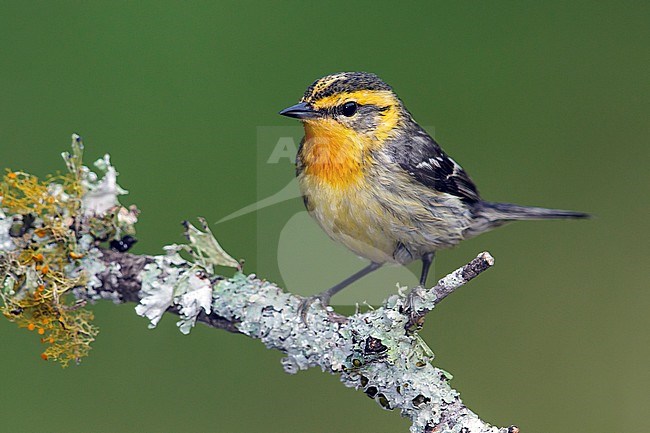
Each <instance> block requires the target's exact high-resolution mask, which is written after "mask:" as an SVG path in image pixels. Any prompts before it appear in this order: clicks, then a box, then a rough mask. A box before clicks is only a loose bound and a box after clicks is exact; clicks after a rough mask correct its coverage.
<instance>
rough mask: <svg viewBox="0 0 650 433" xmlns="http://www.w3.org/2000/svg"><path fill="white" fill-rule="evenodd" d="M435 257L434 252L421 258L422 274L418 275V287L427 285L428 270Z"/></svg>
mask: <svg viewBox="0 0 650 433" xmlns="http://www.w3.org/2000/svg"><path fill="white" fill-rule="evenodd" d="M435 256H436V253H435V251H433V252H430V253H426V254H424V255H423V256H422V273H421V274H420V285H421V286H422V287H425V286H426V285H427V276H428V275H429V268H430V267H431V263H432V262H433V259H434V257H435Z"/></svg>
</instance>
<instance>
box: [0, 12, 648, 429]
mask: <svg viewBox="0 0 650 433" xmlns="http://www.w3.org/2000/svg"><path fill="white" fill-rule="evenodd" d="M649 22H650V7H649V6H648V4H647V2H641V1H639V2H622V1H616V2H598V3H596V2H587V1H584V2H571V4H566V2H559V1H558V2H543V4H542V3H541V2H518V1H517V2H516V1H511V2H453V3H452V2H449V3H442V2H440V3H439V2H435V3H434V2H420V3H411V2H409V3H403V4H402V5H399V6H398V5H395V4H392V5H389V4H386V5H383V4H381V3H377V2H350V1H345V2H336V3H334V2H327V3H325V2H319V3H306V2H298V1H292V2H284V3H279V2H257V3H254V2H223V1H219V2H217V1H212V2H172V1H155V2H145V1H140V2H121V1H113V2H105V3H102V2H81V1H79V2H50V1H48V2H45V1H39V2H36V1H22V2H7V1H4V2H2V3H1V4H0V162H1V163H0V166H2V167H11V168H12V169H24V170H28V171H30V172H32V173H35V174H39V175H45V174H46V173H49V172H53V171H55V170H57V169H63V164H62V161H61V160H60V158H59V153H60V152H61V151H63V150H67V148H68V145H69V136H70V134H71V133H72V132H79V133H80V134H82V135H83V136H84V138H85V142H86V146H87V154H88V158H87V162H90V161H92V160H94V159H95V158H97V157H99V156H101V155H102V154H103V153H104V152H109V153H110V154H111V156H112V159H113V161H114V163H115V164H116V165H117V168H118V170H119V171H120V173H121V176H120V183H121V184H122V186H124V187H125V188H126V189H128V190H130V195H129V196H127V197H125V199H124V200H123V202H125V203H127V204H128V203H136V204H137V205H138V206H139V207H140V209H141V210H142V212H143V213H142V216H141V221H140V223H139V225H138V230H139V234H138V237H139V239H140V242H139V243H138V244H137V246H136V247H135V249H134V251H135V252H138V253H150V254H156V253H159V252H160V251H161V247H162V246H163V245H165V244H168V243H172V242H179V241H181V240H182V238H181V235H180V232H181V226H180V224H179V222H180V221H181V220H184V219H188V218H192V217H194V216H199V215H200V216H205V217H207V218H208V220H209V221H216V220H218V219H220V218H222V217H223V216H225V215H227V214H229V213H231V212H234V211H236V210H237V209H239V208H241V207H243V206H245V205H247V204H249V203H252V202H255V200H256V199H257V198H258V196H257V194H258V185H259V184H260V182H265V181H266V179H258V178H257V177H256V170H255V167H256V166H257V159H258V158H259V153H258V149H257V148H256V146H257V131H258V127H260V126H295V123H293V122H292V121H291V120H290V119H284V118H280V116H278V115H277V111H278V110H280V109H282V108H284V107H285V106H287V105H289V104H292V103H294V102H295V101H296V100H297V99H298V98H299V97H300V95H301V94H302V92H303V90H304V88H305V87H306V86H307V85H308V84H310V83H311V81H313V80H314V79H316V78H318V77H319V76H322V75H325V74H327V73H331V72H336V71H339V70H366V71H373V72H375V73H377V74H379V75H380V76H381V77H382V78H384V79H385V80H386V81H387V82H388V83H390V84H392V85H393V87H394V88H395V89H396V90H397V92H398V93H399V95H400V97H401V98H402V99H403V100H404V101H405V102H406V104H407V106H408V107H409V109H410V110H411V112H412V113H413V114H414V116H415V118H416V119H417V120H418V121H419V122H420V123H421V124H422V125H431V126H433V127H435V135H436V138H437V139H439V141H440V142H441V143H442V145H443V146H444V147H445V149H446V150H447V151H448V152H449V153H450V154H451V155H452V156H453V157H454V158H455V159H456V160H458V161H459V162H461V164H463V166H464V167H465V168H466V170H467V171H468V172H469V173H470V174H471V175H472V177H473V179H474V180H475V181H476V182H477V184H478V185H479V186H480V188H481V191H482V192H483V195H484V196H485V197H486V198H488V199H492V200H501V201H512V202H518V203H524V204H537V205H544V206H553V207H559V208H570V209H578V210H583V211H589V212H593V213H594V214H596V215H597V218H595V219H593V220H591V221H586V222H538V223H526V224H524V223H520V224H513V225H511V226H509V227H506V228H502V229H499V230H497V231H494V232H491V233H489V234H486V235H483V236H481V237H479V238H476V239H473V240H471V241H467V242H466V243H464V244H462V245H461V246H460V247H459V248H456V249H454V250H451V251H447V252H443V253H441V254H439V257H438V259H437V263H436V266H437V275H440V274H442V273H444V271H448V270H451V269H454V268H456V267H457V266H459V265H461V264H463V263H465V262H466V261H467V260H468V259H469V258H471V257H473V256H474V255H475V254H476V253H478V252H480V251H482V250H489V251H490V252H491V253H492V254H493V255H494V256H495V257H496V260H497V265H496V266H495V268H494V269H492V270H490V271H489V272H487V273H485V274H484V275H482V276H481V277H480V278H478V280H476V281H474V282H472V283H471V284H470V285H469V286H467V287H465V288H463V289H462V290H460V291H459V292H457V293H455V294H454V295H453V296H451V297H450V298H448V299H447V300H445V302H444V303H443V304H441V305H440V307H439V308H437V309H436V311H435V312H433V313H432V314H431V315H430V318H429V320H428V322H427V325H426V327H425V329H424V331H423V336H424V338H425V340H426V341H427V342H429V344H430V346H431V347H432V348H433V349H434V351H435V352H436V354H437V361H436V362H437V365H439V366H440V367H442V368H444V369H446V370H447V371H449V372H451V373H452V374H454V376H455V378H454V380H453V381H452V385H453V386H454V387H456V388H457V389H459V390H460V391H461V393H462V396H463V399H464V401H465V402H466V403H467V404H468V406H469V407H471V408H472V409H473V410H474V411H476V412H477V413H478V414H479V415H480V416H481V417H482V418H483V419H485V420H487V421H489V422H492V423H495V424H499V425H509V424H517V425H519V426H520V427H521V428H522V431H523V432H525V433H545V432H551V431H552V432H555V433H568V432H580V431H612V432H614V431H615V432H623V431H625V432H630V433H631V432H647V431H648V430H650V419H649V418H648V417H647V416H646V415H647V411H648V404H649V403H650V397H649V395H650V393H649V390H648V388H649V385H650V368H649V361H650V359H649V358H650V344H649V343H650V338H649V336H650V333H649V332H648V330H649V328H650V315H648V309H649V307H650V290H648V289H649V287H648V276H647V271H648V260H649V259H650V255H649V253H648V234H647V231H648V224H647V220H648V212H649V211H650V200H649V192H650V191H649V188H648V186H649V185H650V175H649V173H648V169H647V166H648V162H649V161H648V160H649V158H648V157H649V156H650V152H649V150H648V137H649V136H650V126H649V125H650V122H649V120H650V80H649V79H648V76H649V74H648V73H649V71H650V50H649V47H650V31H649V27H650V26H648V23H649ZM286 170H287V173H286V175H285V176H286V179H290V177H291V175H292V168H291V167H290V166H288V165H287V167H286ZM292 206H293V207H292ZM298 207H299V206H298V205H296V204H295V203H294V204H291V206H289V207H287V208H286V209H285V212H284V214H282V212H278V210H277V209H279V208H274V209H275V210H273V212H274V213H265V212H271V210H268V211H260V212H258V213H252V214H248V215H246V216H244V217H241V218H238V219H234V220H231V221H228V222H226V223H223V224H219V225H218V226H216V227H215V231H216V232H217V235H218V237H219V239H220V240H221V242H222V244H223V245H224V246H225V247H226V248H227V249H228V250H229V251H230V252H231V253H232V254H233V255H234V256H236V257H243V258H246V259H247V262H246V270H247V271H249V272H255V271H256V270H257V269H258V263H257V262H258V255H257V247H258V244H257V239H256V238H257V235H256V232H257V230H256V228H257V219H262V218H280V219H282V218H284V219H287V220H288V219H289V218H291V216H292V215H293V212H294V211H295V209H297V208H298ZM296 236H299V234H296ZM332 272H333V273H334V272H336V273H337V275H338V271H337V270H332ZM263 276H264V277H268V278H269V279H275V280H278V279H279V275H277V274H275V273H274V272H272V271H269V274H265V275H263ZM387 284H388V285H390V286H391V287H392V286H393V282H392V281H389V282H388V283H387ZM94 311H95V312H96V322H97V324H98V325H99V326H100V327H101V333H100V335H99V337H98V339H97V341H96V343H95V344H94V349H93V350H92V353H91V356H90V357H89V358H87V359H85V360H84V362H83V363H82V365H80V366H79V367H74V366H73V367H70V368H68V369H65V370H62V369H61V368H59V366H58V365H56V364H54V363H45V362H43V361H42V360H41V359H40V358H39V356H38V355H39V353H40V351H41V347H40V343H39V342H38V341H37V340H38V339H37V337H36V336H35V335H32V334H30V333H28V332H27V331H25V330H20V329H17V328H16V327H15V325H13V324H11V323H9V322H6V321H2V322H0V338H1V342H2V346H1V347H2V356H0V371H1V373H2V375H1V379H0V431H1V432H26V433H31V432H54V433H60V432H61V433H62V432H66V433H73V432H83V433H86V432H146V433H148V432H184V431H202V432H229V433H230V432H232V433H243V432H249V431H264V432H268V433H270V432H305V431H309V432H327V433H330V432H366V431H367V432H371V431H372V432H391V433H394V432H406V431H408V423H407V421H406V420H404V419H401V418H400V417H399V414H397V413H391V412H386V411H382V410H380V408H379V407H378V406H377V404H376V403H375V402H373V401H372V400H370V399H368V398H366V397H365V396H364V395H363V394H362V393H360V392H357V391H354V390H351V389H346V388H344V387H343V386H341V385H340V384H339V383H338V380H337V378H336V377H335V376H330V375H327V374H323V373H321V372H319V371H308V372H301V373H300V374H298V375H295V376H288V375H286V374H284V373H283V372H282V369H281V366H280V363H279V360H280V358H281V354H280V353H277V352H273V351H269V350H266V349H265V348H264V347H263V346H262V345H261V344H260V343H259V342H256V341H251V340H249V339H247V338H245V337H242V336H237V335H231V334H228V333H226V332H223V331H216V330H213V329H208V328H205V327H198V328H196V329H195V330H194V331H193V332H192V333H191V334H190V335H189V336H183V335H181V334H180V333H179V332H178V331H177V330H176V329H175V326H174V319H173V318H171V317H168V318H165V319H163V321H162V323H161V325H160V326H159V327H158V328H157V329H156V330H153V331H152V330H148V329H147V326H146V321H145V320H144V319H142V318H140V317H137V316H136V315H135V314H134V311H133V305H122V306H114V305H112V304H109V303H101V304H98V305H96V306H95V307H94Z"/></svg>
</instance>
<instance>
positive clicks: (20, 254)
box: [0, 167, 97, 366]
mask: <svg viewBox="0 0 650 433" xmlns="http://www.w3.org/2000/svg"><path fill="white" fill-rule="evenodd" d="M80 172H81V169H80V168H79V167H76V170H75V172H74V173H72V172H70V173H68V174H64V175H57V176H51V177H48V178H47V179H46V180H45V181H40V180H39V179H38V178H37V177H36V176H32V175H30V174H27V173H23V172H20V171H8V172H7V173H6V174H5V175H4V178H2V179H0V198H1V199H2V200H1V202H0V206H1V207H2V211H3V212H4V213H5V214H6V215H14V216H18V218H16V219H15V221H16V223H17V224H20V223H23V224H25V225H24V226H23V227H20V226H19V229H20V230H21V232H20V236H17V237H15V238H14V242H15V243H16V246H17V247H18V248H17V249H16V250H15V251H0V311H1V312H2V314H3V315H4V317H6V318H7V319H8V320H10V321H12V322H15V323H16V324H17V325H18V326H19V327H21V328H26V329H27V330H29V331H36V332H37V333H38V334H39V335H40V336H41V338H40V340H41V342H42V343H43V344H46V345H47V346H48V347H47V348H46V349H45V351H43V353H42V354H41V358H43V359H44V360H56V361H58V362H59V363H60V364H61V365H62V366H67V365H68V364H69V362H70V361H74V362H78V361H79V359H81V358H82V357H84V356H86V355H87V354H88V351H89V350H90V343H91V342H92V341H94V338H95V336H96V335H97V328H96V327H94V326H93V325H92V324H91V322H92V320H93V315H92V313H90V312H88V311H85V310H83V309H81V308H77V307H76V306H74V305H70V304H69V298H70V296H69V295H68V293H69V292H70V291H71V289H72V288H74V287H79V286H82V285H83V284H85V277H84V276H83V275H81V276H76V277H71V276H69V275H68V274H67V273H66V267H67V266H68V265H69V264H70V263H71V262H72V260H78V259H80V258H82V257H83V254H81V253H77V252H76V251H78V250H79V246H78V245H77V235H76V233H75V232H74V231H73V230H72V227H71V221H73V220H74V217H75V216H77V215H79V214H80V212H81V198H82V196H83V194H84V188H83V185H82V182H81V179H80V177H79V173H80ZM54 184H56V185H57V188H58V190H57V189H52V188H53V187H52V185H54ZM45 238H47V242H44V240H45ZM8 271H11V272H8ZM34 271H36V272H34ZM8 285H9V286H11V287H12V288H13V289H14V290H11V291H3V290H2V286H4V287H7V286H8Z"/></svg>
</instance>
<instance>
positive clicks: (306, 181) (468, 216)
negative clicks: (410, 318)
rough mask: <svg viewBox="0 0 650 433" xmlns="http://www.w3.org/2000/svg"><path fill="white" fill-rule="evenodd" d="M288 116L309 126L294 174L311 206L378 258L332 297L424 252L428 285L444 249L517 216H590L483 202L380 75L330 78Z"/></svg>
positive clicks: (336, 232)
mask: <svg viewBox="0 0 650 433" xmlns="http://www.w3.org/2000/svg"><path fill="white" fill-rule="evenodd" d="M280 114H282V115H284V116H288V117H294V118H297V119H300V120H301V121H302V123H303V126H304V129H305V137H304V138H303V140H302V142H301V144H300V148H299V149H298V155H297V158H296V175H297V177H298V183H299V185H300V189H301V192H302V194H303V199H304V202H305V206H306V207H307V210H308V212H309V214H310V215H311V216H312V217H313V218H314V219H315V220H316V221H317V222H318V224H319V225H320V226H321V227H322V228H323V230H325V232H326V233H327V234H328V235H329V236H330V237H331V238H332V239H334V240H335V241H338V242H341V243H342V244H343V245H345V246H346V247H348V248H349V249H350V250H352V251H353V252H354V253H355V254H357V255H359V256H361V257H365V258H366V259H368V260H370V264H369V265H368V266H367V267H365V268H363V269H362V270H361V271H359V272H357V273H356V274H354V275H352V276H350V277H349V278H347V279H345V280H344V281H342V282H341V283H339V284H337V285H336V286H334V287H332V288H330V289H328V290H325V291H323V292H322V293H320V294H319V295H317V296H316V298H319V299H320V300H321V303H322V304H324V305H327V304H329V300H330V298H331V297H332V296H333V295H334V294H336V293H337V292H339V291H340V290H341V289H343V288H344V287H346V286H347V285H349V284H351V283H352V282H354V281H356V280H358V279H359V278H361V277H363V276H364V275H366V274H368V273H370V272H372V271H374V270H375V269H377V268H379V267H380V266H381V265H382V264H384V263H399V264H407V263H409V262H411V261H413V260H421V261H422V273H421V276H420V284H421V285H423V286H424V285H425V284H426V280H427V274H428V273H429V267H430V266H431V262H432V260H433V257H434V254H435V252H436V251H438V250H440V249H444V248H449V247H452V246H454V245H456V244H458V243H459V242H460V241H462V240H464V239H468V238H472V237H474V236H476V235H479V234H481V233H483V232H486V231H488V230H491V229H493V228H495V227H498V226H501V225H503V224H505V223H507V222H510V221H518V220H532V219H553V218H586V217H588V215H587V214H584V213H580V212H572V211H566V210H555V209H545V208H539V207H528V206H518V205H514V204H509V203H492V202H488V201H483V200H482V199H481V197H480V195H479V193H478V190H477V189H476V186H475V185H474V182H472V180H471V179H470V177H469V176H468V175H467V173H466V172H465V170H463V168H462V167H461V166H460V165H458V163H456V161H454V160H453V159H451V158H450V157H449V156H447V155H446V154H445V152H443V150H442V149H441V148H440V146H439V145H438V143H436V141H435V140H434V139H433V138H431V136H429V134H427V132H426V131H425V130H424V129H422V128H421V127H420V125H418V124H417V123H416V122H415V120H413V117H412V116H411V113H409V112H408V110H407V109H406V107H405V106H404V104H403V103H402V101H401V100H400V99H399V98H398V97H397V95H396V94H395V93H394V92H393V90H392V88H391V87H390V86H388V85H387V84H386V83H384V82H383V81H382V80H381V79H380V78H379V77H377V76H376V75H374V74H370V73H366V72H341V73H337V74H332V75H328V76H325V77H323V78H321V79H319V80H316V81H315V82H314V83H313V84H312V85H311V86H309V87H308V88H307V91H306V92H305V94H304V96H303V97H302V99H301V100H300V102H299V103H298V104H296V105H293V106H291V107H289V108H286V109H284V110H282V111H281V112H280Z"/></svg>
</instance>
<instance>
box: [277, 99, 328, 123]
mask: <svg viewBox="0 0 650 433" xmlns="http://www.w3.org/2000/svg"><path fill="white" fill-rule="evenodd" d="M279 114H281V115H283V116H287V117H294V118H296V119H315V118H317V117H320V113H319V112H318V111H316V110H314V108H313V107H312V106H311V105H309V104H308V103H306V102H299V103H297V104H296V105H292V106H291V107H288V108H285V109H284V110H282V111H280V113H279Z"/></svg>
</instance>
